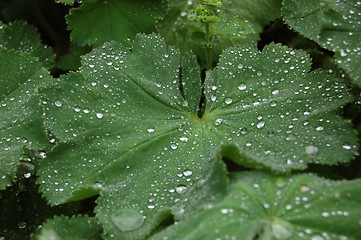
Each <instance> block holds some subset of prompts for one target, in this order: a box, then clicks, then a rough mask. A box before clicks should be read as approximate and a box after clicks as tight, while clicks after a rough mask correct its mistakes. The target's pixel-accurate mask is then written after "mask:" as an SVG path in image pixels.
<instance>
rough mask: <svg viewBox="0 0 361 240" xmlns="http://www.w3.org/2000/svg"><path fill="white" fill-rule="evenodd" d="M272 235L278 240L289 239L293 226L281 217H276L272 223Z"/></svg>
mask: <svg viewBox="0 0 361 240" xmlns="http://www.w3.org/2000/svg"><path fill="white" fill-rule="evenodd" d="M272 233H273V236H274V237H275V238H276V239H278V240H286V239H290V238H291V237H292V235H293V226H292V225H291V224H290V223H289V222H287V221H283V220H281V219H276V220H274V221H273V223H272Z"/></svg>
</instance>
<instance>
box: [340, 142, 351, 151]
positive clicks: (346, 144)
mask: <svg viewBox="0 0 361 240" xmlns="http://www.w3.org/2000/svg"><path fill="white" fill-rule="evenodd" d="M342 148H343V149H346V150H350V149H352V146H351V145H350V144H348V143H344V144H343V145H342Z"/></svg>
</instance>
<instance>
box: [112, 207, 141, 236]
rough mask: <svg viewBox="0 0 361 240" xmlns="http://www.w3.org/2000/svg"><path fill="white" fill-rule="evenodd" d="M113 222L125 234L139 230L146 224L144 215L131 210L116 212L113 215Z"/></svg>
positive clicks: (125, 209) (124, 209)
mask: <svg viewBox="0 0 361 240" xmlns="http://www.w3.org/2000/svg"><path fill="white" fill-rule="evenodd" d="M111 220H112V222H113V223H114V224H115V225H116V226H117V227H118V228H119V230H120V231H123V232H126V231H133V230H136V229H139V228H140V227H141V226H142V225H143V223H144V218H143V215H142V214H140V213H139V211H138V210H136V209H131V208H123V209H120V210H118V211H116V212H115V213H113V214H112V215H111Z"/></svg>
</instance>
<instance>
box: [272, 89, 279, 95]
mask: <svg viewBox="0 0 361 240" xmlns="http://www.w3.org/2000/svg"><path fill="white" fill-rule="evenodd" d="M279 93H280V90H278V89H275V90H273V91H272V94H273V95H278V94H279Z"/></svg>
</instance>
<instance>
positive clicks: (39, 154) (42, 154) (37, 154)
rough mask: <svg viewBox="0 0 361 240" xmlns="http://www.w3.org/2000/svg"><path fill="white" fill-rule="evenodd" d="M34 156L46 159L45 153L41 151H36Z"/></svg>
mask: <svg viewBox="0 0 361 240" xmlns="http://www.w3.org/2000/svg"><path fill="white" fill-rule="evenodd" d="M35 156H36V157H38V158H45V157H46V153H45V152H42V151H38V152H36V153H35Z"/></svg>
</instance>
